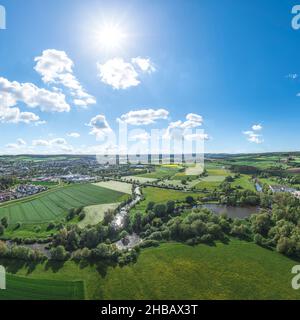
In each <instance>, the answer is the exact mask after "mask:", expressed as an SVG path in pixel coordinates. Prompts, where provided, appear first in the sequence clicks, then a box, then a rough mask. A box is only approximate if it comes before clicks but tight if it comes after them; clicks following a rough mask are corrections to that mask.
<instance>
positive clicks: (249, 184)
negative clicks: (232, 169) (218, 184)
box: [231, 174, 255, 191]
mask: <svg viewBox="0 0 300 320" xmlns="http://www.w3.org/2000/svg"><path fill="white" fill-rule="evenodd" d="M231 185H232V186H233V187H237V186H240V187H242V188H243V189H248V190H251V191H255V186H254V182H253V181H251V176H249V175H245V174H242V175H241V176H240V178H237V179H235V180H234V181H233V182H232V183H231Z"/></svg>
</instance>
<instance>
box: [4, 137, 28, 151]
mask: <svg viewBox="0 0 300 320" xmlns="http://www.w3.org/2000/svg"><path fill="white" fill-rule="evenodd" d="M26 145H27V143H26V141H25V140H23V139H21V138H19V139H17V142H16V143H8V144H7V145H6V148H7V149H21V148H23V147H24V146H26Z"/></svg>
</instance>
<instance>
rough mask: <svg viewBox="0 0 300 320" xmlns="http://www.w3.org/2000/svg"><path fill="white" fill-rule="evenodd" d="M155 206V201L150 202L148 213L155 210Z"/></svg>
mask: <svg viewBox="0 0 300 320" xmlns="http://www.w3.org/2000/svg"><path fill="white" fill-rule="evenodd" d="M154 206H155V203H154V202H153V201H150V202H148V205H147V209H146V211H151V210H153V208H154Z"/></svg>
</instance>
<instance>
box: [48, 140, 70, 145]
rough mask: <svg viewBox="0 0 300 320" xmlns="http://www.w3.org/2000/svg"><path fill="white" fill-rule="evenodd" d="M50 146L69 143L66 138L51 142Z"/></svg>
mask: <svg viewBox="0 0 300 320" xmlns="http://www.w3.org/2000/svg"><path fill="white" fill-rule="evenodd" d="M50 144H52V145H55V144H57V145H66V144H67V141H66V140H65V139H64V138H56V139H53V140H51V141H50Z"/></svg>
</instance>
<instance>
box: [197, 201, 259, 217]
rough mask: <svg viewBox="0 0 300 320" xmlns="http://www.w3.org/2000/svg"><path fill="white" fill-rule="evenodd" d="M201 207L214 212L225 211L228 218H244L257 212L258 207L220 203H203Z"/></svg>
mask: <svg viewBox="0 0 300 320" xmlns="http://www.w3.org/2000/svg"><path fill="white" fill-rule="evenodd" d="M202 208H207V209H209V210H211V211H213V212H214V213H216V214H221V213H226V214H227V216H228V217H229V218H233V219H234V218H238V219H245V218H247V217H249V216H250V215H251V214H253V213H258V212H259V207H232V206H225V205H220V204H210V203H208V204H204V205H202Z"/></svg>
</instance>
